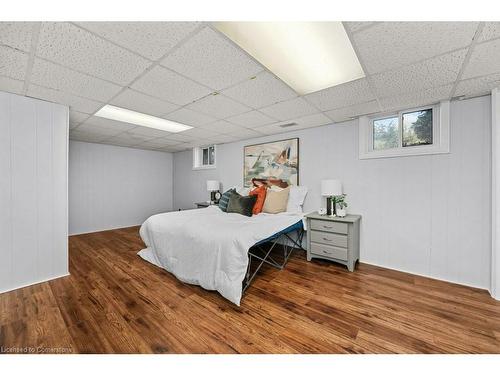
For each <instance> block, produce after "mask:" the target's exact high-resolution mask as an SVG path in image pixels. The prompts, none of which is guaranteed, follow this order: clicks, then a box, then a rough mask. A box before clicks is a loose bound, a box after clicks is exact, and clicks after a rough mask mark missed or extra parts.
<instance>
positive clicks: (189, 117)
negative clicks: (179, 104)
mask: <svg viewBox="0 0 500 375" xmlns="http://www.w3.org/2000/svg"><path fill="white" fill-rule="evenodd" d="M163 118H166V119H167V120H172V121H177V122H180V123H181V124H185V125H190V126H203V125H206V124H208V123H211V122H214V121H215V120H216V118H215V117H212V116H209V115H206V114H204V113H200V112H196V111H192V110H190V109H187V108H185V107H184V108H181V109H178V110H177V111H174V112H172V113H169V114H168V115H165V116H163Z"/></svg>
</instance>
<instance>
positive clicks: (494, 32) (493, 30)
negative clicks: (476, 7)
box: [478, 22, 500, 42]
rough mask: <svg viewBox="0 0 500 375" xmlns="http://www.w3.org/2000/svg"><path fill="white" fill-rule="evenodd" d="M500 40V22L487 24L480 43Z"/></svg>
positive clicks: (480, 37) (479, 40)
mask: <svg viewBox="0 0 500 375" xmlns="http://www.w3.org/2000/svg"><path fill="white" fill-rule="evenodd" d="M495 38H500V22H486V24H485V25H484V28H483V31H482V32H481V35H480V36H479V39H478V42H484V41H486V40H490V39H495Z"/></svg>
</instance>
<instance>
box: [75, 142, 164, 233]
mask: <svg viewBox="0 0 500 375" xmlns="http://www.w3.org/2000/svg"><path fill="white" fill-rule="evenodd" d="M170 210H172V154H171V153H166V152H158V151H146V150H139V149H133V148H126V147H118V146H109V145H101V144H95V143H85V142H76V141H71V142H70V145H69V232H70V234H78V233H87V232H97V231H101V230H107V229H113V228H122V227H129V226H133V225H139V224H142V223H143V222H144V220H145V219H147V218H148V217H149V216H151V215H153V214H156V213H160V212H166V211H170Z"/></svg>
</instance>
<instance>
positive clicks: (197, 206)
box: [195, 202, 219, 208]
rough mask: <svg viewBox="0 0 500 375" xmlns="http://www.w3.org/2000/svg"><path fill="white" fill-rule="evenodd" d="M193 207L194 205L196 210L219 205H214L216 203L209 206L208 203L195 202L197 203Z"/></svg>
mask: <svg viewBox="0 0 500 375" xmlns="http://www.w3.org/2000/svg"><path fill="white" fill-rule="evenodd" d="M195 205H196V208H205V207H208V206H218V205H219V204H216V203H214V204H210V203H208V202H197V203H195Z"/></svg>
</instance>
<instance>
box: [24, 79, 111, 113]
mask: <svg viewBox="0 0 500 375" xmlns="http://www.w3.org/2000/svg"><path fill="white" fill-rule="evenodd" d="M27 96H31V97H32V98H37V99H42V100H46V101H49V102H54V103H59V104H64V105H67V106H69V107H70V109H72V110H75V111H79V112H83V113H89V114H92V113H94V112H96V111H97V110H98V109H100V108H102V106H103V105H104V104H103V103H99V102H96V101H93V100H90V99H86V98H82V97H79V96H76V95H73V94H71V93H67V92H64V91H59V90H54V89H49V88H46V87H41V86H37V85H29V87H28V92H27Z"/></svg>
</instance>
